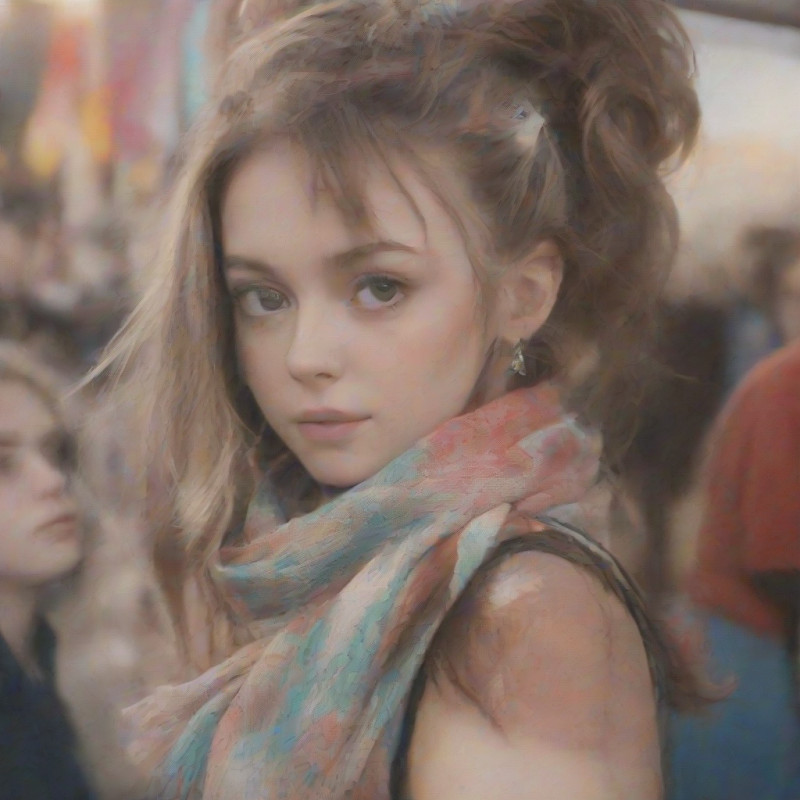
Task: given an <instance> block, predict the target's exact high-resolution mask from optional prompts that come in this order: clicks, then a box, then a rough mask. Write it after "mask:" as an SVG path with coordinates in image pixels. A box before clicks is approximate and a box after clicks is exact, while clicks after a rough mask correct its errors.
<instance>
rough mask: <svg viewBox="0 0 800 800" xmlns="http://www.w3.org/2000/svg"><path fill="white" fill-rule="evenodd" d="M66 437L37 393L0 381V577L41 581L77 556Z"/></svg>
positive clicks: (68, 566)
mask: <svg viewBox="0 0 800 800" xmlns="http://www.w3.org/2000/svg"><path fill="white" fill-rule="evenodd" d="M67 443H68V440H67V439H66V435H65V433H64V431H63V430H62V429H61V427H60V426H59V425H58V424H57V423H56V421H55V420H54V418H53V415H52V414H51V413H50V410H49V409H48V408H47V406H46V405H45V404H44V402H42V399H41V398H40V397H39V396H38V395H37V394H36V393H35V392H33V391H32V390H31V389H29V388H28V387H27V386H26V385H25V384H23V383H21V382H19V381H13V380H6V381H0V519H1V520H2V522H0V581H2V582H11V583H14V584H23V585H26V586H40V585H42V584H44V583H47V582H48V581H52V580H55V579H57V578H60V577H63V576H64V575H66V574H67V573H68V572H70V571H71V570H72V569H74V568H75V567H76V566H77V564H78V562H79V560H80V558H81V541H80V534H79V528H78V518H77V509H76V505H75V502H74V500H73V498H72V496H71V494H70V492H69V486H68V480H67V475H66V473H65V460H66V454H65V448H66V447H67Z"/></svg>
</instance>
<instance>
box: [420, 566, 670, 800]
mask: <svg viewBox="0 0 800 800" xmlns="http://www.w3.org/2000/svg"><path fill="white" fill-rule="evenodd" d="M459 615H460V617H461V618H459ZM451 616H452V617H454V618H453V619H452V622H450V621H448V623H447V626H446V629H445V630H444V635H443V636H442V637H441V641H440V642H439V643H437V652H435V653H434V659H433V662H432V679H431V680H429V681H428V684H427V686H426V689H425V693H424V695H423V698H422V700H421V702H420V706H419V708H418V711H417V718H416V725H415V729H414V735H413V738H412V742H411V748H410V752H409V789H410V796H411V798H412V800H429V798H430V799H432V798H437V800H448V798H450V797H453V798H455V797H458V798H460V799H461V800H473V799H474V800H478V798H481V799H483V798H494V797H503V798H506V800H516V799H517V798H519V799H520V800H522V798H524V799H525V800H551V798H552V799H554V798H561V797H570V798H573V800H612V799H613V800H617V798H619V799H620V800H621V799H622V798H625V799H626V800H628V799H629V798H634V797H635V798H637V800H656V799H657V798H660V797H661V773H660V749H659V741H658V725H657V714H656V705H655V699H654V692H653V687H652V682H651V678H650V672H649V668H648V663H647V658H646V655H645V651H644V646H643V644H642V640H641V637H640V635H639V632H638V629H637V627H636V624H635V623H634V621H633V620H632V619H631V618H630V616H629V614H628V612H627V611H626V610H625V608H624V607H623V606H622V604H621V603H620V601H619V600H618V599H617V598H616V597H615V596H613V595H612V594H611V593H609V592H607V591H606V590H605V589H604V588H603V587H602V586H601V584H600V583H599V581H597V580H596V579H595V578H593V577H592V576H591V575H590V574H589V573H588V572H586V571H585V570H583V569H581V568H579V567H577V566H574V565H572V564H570V563H569V562H567V561H566V560H564V559H562V558H559V557H557V556H553V555H548V554H544V553H537V552H528V553H521V554H518V555H516V556H514V557H513V558H509V559H508V560H507V561H506V562H504V563H503V564H502V565H501V566H500V567H499V568H497V569H495V570H494V571H493V573H492V576H491V578H490V580H489V581H488V583H487V584H485V585H484V586H482V587H481V588H480V590H479V596H478V597H477V598H473V599H472V600H471V601H470V602H468V603H466V604H463V603H462V604H460V606H459V607H458V608H457V609H456V611H455V613H454V615H451ZM468 698H469V699H468Z"/></svg>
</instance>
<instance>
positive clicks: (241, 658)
mask: <svg viewBox="0 0 800 800" xmlns="http://www.w3.org/2000/svg"><path fill="white" fill-rule="evenodd" d="M597 466H598V460H597V440H596V438H595V437H593V436H591V435H590V434H588V433H587V432H586V431H584V430H583V429H581V428H580V427H579V426H578V425H577V424H576V422H575V420H574V418H573V417H571V416H570V415H567V414H565V413H564V412H563V410H562V408H561V406H560V404H559V401H558V394H557V392H556V390H555V389H554V388H553V387H551V386H541V387H537V388H533V389H521V390H517V391H514V392H512V393H510V394H507V395H505V396H504V397H502V398H500V399H499V400H496V401H494V402H492V403H489V404H488V405H486V406H484V407H482V408H480V409H478V410H476V411H474V412H471V413H468V414H465V415H463V416H461V417H457V418H455V419H452V420H450V421H448V422H446V423H445V424H443V425H442V426H441V427H439V428H438V429H437V430H436V431H434V432H433V433H432V434H430V435H429V436H427V437H426V438H424V439H422V440H421V441H420V442H418V443H417V444H416V445H414V446H413V447H412V448H411V449H410V450H408V451H407V452H406V453H404V454H403V455H402V456H400V457H399V458H397V459H395V460H394V461H393V462H391V463H390V464H389V465H387V466H386V467H385V468H384V469H382V470H381V471H380V472H379V473H378V474H376V475H375V476H373V477H372V478H370V479H369V480H367V481H365V482H364V483H362V484H359V485H358V486H356V487H354V488H353V489H350V490H348V491H347V492H345V493H343V494H342V495H340V496H338V497H336V498H335V499H333V500H331V501H330V502H328V503H326V504H325V505H323V506H322V507H320V508H319V509H317V510H316V511H314V512H313V513H310V514H307V515H305V516H303V517H298V518H295V519H292V520H289V521H286V520H283V519H282V518H281V514H280V509H279V506H278V504H277V503H276V502H275V499H274V498H273V497H272V496H271V494H270V492H269V489H268V487H262V489H261V490H260V491H259V492H258V493H257V495H256V497H255V498H254V500H253V502H252V505H251V508H250V510H249V512H248V517H247V521H246V525H245V530H244V535H243V536H242V542H241V543H239V544H237V545H236V546H231V547H226V548H224V549H223V550H221V551H220V553H219V558H218V560H217V562H216V563H215V564H214V565H213V571H214V576H215V578H216V580H217V581H218V583H219V585H220V586H221V587H222V588H223V589H224V591H225V592H226V593H227V595H228V597H229V598H230V599H231V602H232V603H233V604H234V605H235V606H236V607H239V608H241V609H243V610H244V611H246V612H247V614H248V615H249V617H250V618H252V619H253V620H254V623H253V626H252V629H253V630H254V631H256V635H257V638H256V640H255V641H253V642H252V643H250V644H247V645H246V646H244V647H242V648H241V649H239V650H238V651H237V652H235V653H234V654H233V655H232V656H231V657H230V658H228V659H227V660H225V661H224V662H222V663H221V664H219V665H217V666H216V667H214V668H213V669H211V670H210V671H208V672H207V673H205V674H203V675H201V676H200V677H198V678H197V679H195V680H192V681H190V682H188V683H185V684H183V685H180V686H170V687H164V688H162V689H160V690H159V691H158V692H156V693H155V694H154V695H153V696H152V697H150V698H148V699H147V700H145V701H143V702H142V703H140V704H138V705H137V706H135V707H134V708H133V709H131V710H129V718H130V721H131V722H132V723H133V724H134V725H135V729H136V730H137V731H138V738H137V739H136V740H135V742H134V747H133V748H132V750H133V752H134V755H135V757H137V759H138V760H139V761H140V762H141V763H143V764H144V765H146V767H147V769H148V770H149V771H150V774H153V775H154V776H155V778H154V784H155V785H154V790H155V792H156V796H157V797H159V798H160V800H175V799H176V798H181V799H182V800H183V799H187V800H188V799H191V800H194V799H195V798H203V800H239V799H240V798H253V799H254V800H255V798H258V799H259V800H273V798H291V800H311V798H313V799H314V800H340V799H343V798H345V797H347V798H370V800H384V799H385V798H387V797H388V792H389V768H390V764H391V759H392V756H393V753H394V752H395V749H396V746H397V737H398V734H399V730H400V726H401V723H402V718H403V713H404V709H405V704H406V700H407V697H408V693H409V690H410V687H411V684H412V681H413V679H414V676H415V675H416V673H417V671H418V669H419V667H420V665H421V663H422V661H423V659H424V657H425V654H426V652H427V650H428V647H429V645H430V642H431V639H432V637H433V635H434V633H435V632H436V629H437V628H438V626H439V625H440V623H441V622H442V620H443V618H444V617H445V615H446V614H447V612H448V610H449V609H450V608H451V607H452V605H453V603H454V602H455V600H456V599H457V598H458V596H459V595H460V593H461V592H462V591H463V590H464V588H465V586H466V585H467V583H468V582H469V580H470V578H471V577H472V576H473V575H474V574H475V572H476V571H477V570H478V569H479V567H480V565H481V564H482V562H483V561H484V560H485V559H486V558H487V556H488V555H489V554H490V553H491V552H492V550H493V549H494V548H495V547H496V546H497V545H498V544H499V543H500V542H501V541H502V540H503V537H504V523H505V521H506V519H507V517H508V514H509V512H510V510H511V509H512V508H513V507H515V506H517V507H519V506H523V507H524V510H525V513H526V514H531V515H534V514H540V513H545V512H547V511H550V510H552V509H553V508H554V507H556V506H561V505H564V504H567V503H572V502H575V501H577V500H578V499H580V497H581V496H582V495H583V494H584V492H585V491H586V489H587V487H588V486H589V485H591V483H592V481H593V480H594V478H595V476H596V473H597ZM505 535H507V534H505Z"/></svg>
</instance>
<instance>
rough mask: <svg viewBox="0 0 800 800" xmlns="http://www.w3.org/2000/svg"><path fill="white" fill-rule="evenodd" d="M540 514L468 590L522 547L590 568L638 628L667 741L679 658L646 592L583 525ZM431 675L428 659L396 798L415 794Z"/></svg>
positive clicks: (410, 711) (394, 782) (405, 733)
mask: <svg viewBox="0 0 800 800" xmlns="http://www.w3.org/2000/svg"><path fill="white" fill-rule="evenodd" d="M536 520H537V521H538V522H540V523H542V524H544V525H545V526H546V529H545V530H543V531H537V532H535V533H525V534H523V535H520V536H514V537H512V538H509V539H507V540H506V541H504V542H503V543H502V544H501V545H499V546H498V547H497V548H496V549H495V550H494V552H493V553H492V554H491V556H490V557H489V558H488V559H487V560H486V561H485V562H484V564H483V566H482V567H481V569H480V570H479V571H478V573H477V574H476V576H475V577H474V578H473V581H472V583H471V584H470V585H469V586H468V587H467V589H466V592H465V594H466V593H468V592H470V591H471V589H472V587H473V586H474V584H475V582H476V581H480V580H484V579H485V578H486V576H487V574H488V573H490V572H491V571H492V570H493V569H495V568H496V567H497V566H499V565H500V564H501V563H502V562H504V561H505V560H506V559H508V558H511V557H513V556H515V555H517V554H519V553H524V552H540V553H548V554H551V555H556V556H559V557H560V558H564V559H566V560H567V561H569V562H570V563H572V564H575V565H577V566H579V567H581V568H582V569H585V570H586V571H587V572H589V573H590V574H591V575H593V576H594V577H595V579H597V580H599V581H600V583H601V585H602V586H603V587H604V588H605V589H606V590H607V591H610V592H612V593H613V594H614V595H615V596H616V597H617V598H618V599H619V600H620V601H621V602H622V603H623V605H624V606H625V607H626V608H627V609H628V612H629V613H630V615H631V617H632V618H633V620H634V622H635V623H636V626H637V628H638V629H639V633H640V635H641V637H642V641H643V643H644V646H645V651H646V653H647V660H648V665H649V667H650V674H651V679H652V681H653V686H654V689H655V695H656V702H657V707H658V722H659V732H660V734H661V737H660V738H661V740H662V741H663V740H664V732H665V730H666V721H667V713H666V712H667V707H668V699H669V698H668V694H669V683H670V671H671V669H670V668H671V667H674V664H673V663H672V662H673V659H672V657H671V652H670V648H669V646H668V645H667V642H666V640H665V638H664V636H663V634H662V633H661V632H660V631H659V629H658V628H657V626H656V625H655V623H654V622H653V620H652V619H651V618H650V617H649V616H648V613H647V611H646V608H645V602H644V599H643V597H642V595H641V592H640V591H639V589H638V587H637V586H636V585H635V583H634V582H633V580H632V579H631V578H630V577H629V576H628V574H627V573H626V572H625V569H624V568H623V567H622V565H621V564H620V563H619V562H618V561H617V559H616V558H615V557H614V556H613V555H612V554H611V553H609V552H608V550H606V549H605V548H604V547H603V546H602V545H600V544H598V543H597V542H596V541H594V540H593V539H592V538H591V537H589V536H588V535H587V534H586V533H584V532H583V531H581V530H580V529H579V528H577V527H575V526H573V525H570V524H568V523H566V522H562V521H560V520H557V519H555V518H553V517H549V516H539V517H537V518H536ZM451 613H452V612H451ZM427 679H428V673H427V668H426V662H423V664H422V667H421V668H420V669H419V671H418V673H417V676H416V678H415V680H414V683H413V684H412V687H411V691H410V692H409V696H408V700H407V702H406V711H405V716H404V720H403V726H402V730H401V734H400V740H399V743H398V747H397V751H396V752H395V755H394V758H393V760H392V765H391V773H390V777H389V786H390V796H391V798H392V800H413V798H411V797H410V796H409V795H408V792H407V788H406V787H407V782H408V781H407V778H408V753H409V749H410V746H411V738H412V736H413V733H414V724H415V721H416V716H417V710H418V708H419V704H420V701H421V699H422V695H423V692H424V690H425V685H426V682H427Z"/></svg>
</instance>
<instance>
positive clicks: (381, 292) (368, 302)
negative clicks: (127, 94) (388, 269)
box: [353, 275, 403, 308]
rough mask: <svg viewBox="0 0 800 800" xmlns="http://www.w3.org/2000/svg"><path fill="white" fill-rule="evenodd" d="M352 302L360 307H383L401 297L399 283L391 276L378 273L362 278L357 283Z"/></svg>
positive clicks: (397, 301) (397, 300)
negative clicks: (387, 276)
mask: <svg viewBox="0 0 800 800" xmlns="http://www.w3.org/2000/svg"><path fill="white" fill-rule="evenodd" d="M357 288H358V291H357V292H356V295H355V297H354V298H353V304H354V305H356V306H360V307H361V308H385V307H386V306H390V307H391V306H394V305H396V304H397V303H399V302H400V300H402V299H403V293H402V291H401V284H400V282H399V281H396V280H394V279H393V278H386V277H382V276H379V275H376V276H370V277H368V278H365V279H363V280H362V281H360V282H359V284H358V287H357Z"/></svg>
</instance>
